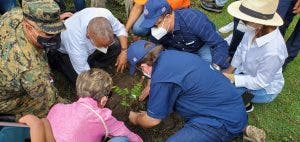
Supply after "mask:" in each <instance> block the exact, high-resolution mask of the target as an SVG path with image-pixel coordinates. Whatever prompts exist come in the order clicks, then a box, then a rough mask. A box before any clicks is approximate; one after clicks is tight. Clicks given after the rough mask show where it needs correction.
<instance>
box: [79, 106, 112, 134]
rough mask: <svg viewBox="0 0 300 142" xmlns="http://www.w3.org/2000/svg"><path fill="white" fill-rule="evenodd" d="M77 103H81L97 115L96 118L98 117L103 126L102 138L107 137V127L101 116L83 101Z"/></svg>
mask: <svg viewBox="0 0 300 142" xmlns="http://www.w3.org/2000/svg"><path fill="white" fill-rule="evenodd" d="M79 104H80V105H82V106H84V107H85V108H87V109H89V110H91V111H92V112H93V113H95V114H96V115H97V116H98V118H99V119H100V121H101V122H102V124H103V126H104V128H105V138H104V139H107V138H108V128H107V126H106V124H105V122H104V120H103V118H102V117H101V116H100V115H99V114H98V113H97V112H96V111H95V110H94V109H92V108H91V107H90V106H88V105H86V104H84V103H79Z"/></svg>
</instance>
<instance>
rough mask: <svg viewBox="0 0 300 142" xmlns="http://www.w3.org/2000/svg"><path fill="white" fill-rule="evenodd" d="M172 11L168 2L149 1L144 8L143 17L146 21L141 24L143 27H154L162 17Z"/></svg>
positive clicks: (160, 0) (161, 0)
mask: <svg viewBox="0 0 300 142" xmlns="http://www.w3.org/2000/svg"><path fill="white" fill-rule="evenodd" d="M170 11H171V7H170V5H169V4H168V2H167V1H166V0H148V2H147V3H146V5H145V7H144V13H143V16H144V18H145V19H144V20H143V22H142V23H141V27H144V28H151V27H153V26H154V24H155V23H156V21H157V20H158V18H159V17H160V16H161V15H163V14H165V13H166V12H170Z"/></svg>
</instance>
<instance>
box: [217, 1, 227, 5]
mask: <svg viewBox="0 0 300 142" xmlns="http://www.w3.org/2000/svg"><path fill="white" fill-rule="evenodd" d="M227 1H228V0H216V5H217V6H224V5H225V4H226V2H227Z"/></svg>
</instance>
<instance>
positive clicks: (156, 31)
mask: <svg viewBox="0 0 300 142" xmlns="http://www.w3.org/2000/svg"><path fill="white" fill-rule="evenodd" d="M164 22H165V19H164V20H163V23H162V26H161V27H158V28H157V27H152V28H151V34H152V36H153V37H155V38H156V39H157V40H160V39H161V38H162V37H163V36H165V35H166V34H167V33H168V30H169V26H170V25H169V26H168V28H167V29H165V28H163V25H164Z"/></svg>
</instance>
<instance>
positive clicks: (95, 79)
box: [76, 68, 113, 101]
mask: <svg viewBox="0 0 300 142" xmlns="http://www.w3.org/2000/svg"><path fill="white" fill-rule="evenodd" d="M112 83H113V82H112V78H111V77H110V75H109V74H108V73H107V72H105V71H104V70H102V69H96V68H92V69H90V70H88V71H84V72H82V73H81V74H79V75H78V77H77V80H76V91H77V96H78V97H91V98H93V99H94V100H96V101H99V100H100V99H101V98H102V97H103V96H106V95H108V94H109V92H110V91H111V88H112Z"/></svg>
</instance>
